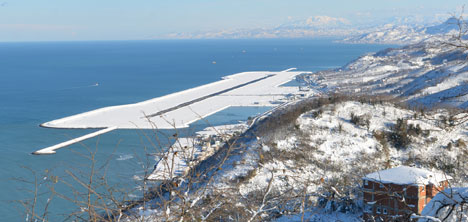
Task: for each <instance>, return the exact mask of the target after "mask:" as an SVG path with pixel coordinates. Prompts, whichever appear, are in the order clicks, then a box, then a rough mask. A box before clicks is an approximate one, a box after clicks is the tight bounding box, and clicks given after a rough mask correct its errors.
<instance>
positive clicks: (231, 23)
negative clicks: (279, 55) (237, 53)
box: [0, 0, 466, 41]
mask: <svg viewBox="0 0 468 222" xmlns="http://www.w3.org/2000/svg"><path fill="white" fill-rule="evenodd" d="M465 3H466V1H462V0H444V1H442V0H325V1H324V0H320V1H314V0H174V1H172V0H164V1H163V0H42V1H41V0H5V1H2V0H0V41H44V40H53V41H55V40H113V39H124V40H125V39H148V38H152V37H155V36H162V35H166V34H169V33H179V32H203V31H215V30H222V29H237V28H258V27H273V26H277V25H280V24H283V23H286V22H288V21H293V20H301V19H306V18H307V17H310V16H318V15H322V16H331V17H340V18H346V19H347V20H349V21H351V22H352V23H363V22H369V23H372V22H373V21H380V20H383V19H386V18H389V17H393V16H410V15H412V16H426V17H433V16H436V15H448V14H449V13H455V12H457V10H460V8H461V6H462V5H463V4H465Z"/></svg>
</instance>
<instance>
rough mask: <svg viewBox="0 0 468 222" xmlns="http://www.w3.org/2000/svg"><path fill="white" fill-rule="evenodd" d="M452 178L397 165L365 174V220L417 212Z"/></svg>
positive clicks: (393, 218)
mask: <svg viewBox="0 0 468 222" xmlns="http://www.w3.org/2000/svg"><path fill="white" fill-rule="evenodd" d="M450 179H452V178H451V177H450V176H447V175H445V174H442V173H435V172H431V171H428V170H424V169H419V168H414V167H408V166H399V167H395V168H391V169H387V170H382V171H378V172H374V173H371V174H368V175H366V176H365V177H363V178H362V180H363V194H364V220H365V221H369V220H370V221H373V220H375V221H407V220H408V216H409V215H411V214H412V213H417V214H420V213H421V211H422V209H423V208H424V207H425V206H426V204H427V203H429V201H431V199H432V198H433V197H434V196H435V195H436V194H437V193H438V192H439V191H441V190H444V189H445V188H447V187H448V185H449V183H448V180H450Z"/></svg>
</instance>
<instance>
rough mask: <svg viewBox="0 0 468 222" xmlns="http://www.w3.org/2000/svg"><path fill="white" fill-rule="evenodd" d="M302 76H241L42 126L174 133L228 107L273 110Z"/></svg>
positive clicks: (294, 91)
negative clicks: (153, 130) (114, 128)
mask: <svg viewBox="0 0 468 222" xmlns="http://www.w3.org/2000/svg"><path fill="white" fill-rule="evenodd" d="M300 73H304V72H297V71H291V70H285V71H281V72H266V71H265V72H243V73H238V74H234V75H230V76H226V77H224V78H223V79H222V80H220V81H217V82H213V83H210V84H206V85H202V86H199V87H196V88H192V89H188V90H184V91H181V92H177V93H173V94H169V95H166V96H162V97H158V98H154V99H150V100H147V101H143V102H139V103H135V104H128V105H120V106H110V107H105V108H101V109H97V110H93V111H89V112H85V113H81V114H77V115H73V116H70V117H65V118H62V119H58V120H54V121H50V122H47V123H44V124H42V125H41V126H43V127H50V128H108V127H117V128H119V129H135V128H139V129H153V128H158V129H173V128H184V127H188V125H189V124H190V123H192V122H194V121H197V120H199V119H201V118H203V117H206V116H209V115H211V114H213V113H216V112H218V111H220V110H223V109H226V108H228V107H230V106H275V104H276V103H277V101H278V100H282V99H286V97H287V96H290V95H294V94H298V93H299V91H298V88H297V87H279V85H281V84H283V83H286V82H288V81H290V80H292V79H293V78H294V77H295V76H296V75H298V74H300Z"/></svg>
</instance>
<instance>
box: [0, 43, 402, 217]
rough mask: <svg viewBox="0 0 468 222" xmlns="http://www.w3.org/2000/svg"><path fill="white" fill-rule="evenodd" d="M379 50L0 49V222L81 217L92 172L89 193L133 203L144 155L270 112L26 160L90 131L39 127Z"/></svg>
mask: <svg viewBox="0 0 468 222" xmlns="http://www.w3.org/2000/svg"><path fill="white" fill-rule="evenodd" d="M388 47H395V46H393V45H372V44H342V43H335V42H334V40H333V39H312V40H311V39H281V40H278V39H261V40H148V41H83V42H12V43H0V176H1V180H0V215H1V216H0V218H1V219H0V220H1V221H24V220H27V219H31V215H32V211H31V210H32V209H33V208H32V206H34V213H35V214H38V215H40V216H41V217H42V216H44V217H45V218H46V219H47V220H51V221H62V220H67V215H69V214H70V213H72V212H76V211H80V210H83V209H80V208H79V207H77V205H76V204H74V203H73V202H74V201H73V200H80V198H84V197H83V196H80V194H81V193H80V192H83V191H84V189H83V187H82V186H81V185H80V182H85V183H86V182H89V172H91V171H92V169H93V170H94V171H95V172H96V175H99V178H97V176H95V177H96V178H95V180H94V181H93V183H95V184H96V187H98V188H97V189H100V190H102V191H104V192H105V190H106V188H105V187H106V186H104V183H102V181H103V180H101V179H100V178H106V185H107V187H112V188H114V189H115V190H116V191H122V192H120V193H124V194H125V195H126V197H127V198H128V199H131V198H138V196H140V195H141V192H142V191H141V190H142V189H141V184H142V178H143V177H144V175H145V173H147V172H148V169H152V166H153V165H154V163H155V157H154V156H153V154H155V153H158V152H161V150H164V148H165V147H167V144H168V143H170V142H171V137H172V136H174V135H175V134H177V135H178V136H186V135H190V134H192V133H194V132H196V131H197V130H201V129H203V128H204V127H207V126H211V125H223V124H233V123H238V122H239V121H245V120H246V119H247V118H249V117H253V116H256V115H258V114H261V113H263V112H265V111H267V110H268V109H270V108H271V107H257V108H255V107H249V108H246V107H231V108H228V109H226V110H223V111H220V112H218V113H216V114H213V115H212V116H209V117H207V119H206V120H204V121H198V122H195V123H193V124H192V125H191V127H190V128H188V129H174V130H167V131H158V132H156V131H154V130H116V131H112V132H110V133H108V134H105V135H102V136H99V137H97V138H93V139H90V140H87V141H84V142H82V143H79V144H74V145H71V146H69V147H67V148H63V149H60V150H58V152H57V154H55V155H42V156H36V155H31V152H33V151H35V150H37V149H40V148H44V147H47V146H51V145H55V144H57V143H60V142H63V141H66V140H68V139H71V138H75V137H78V136H81V135H84V134H87V133H90V132H93V131H96V130H92V129H48V128H42V127H40V126H39V125H40V124H41V123H44V122H47V121H51V120H54V119H58V118H62V117H66V116H70V115H73V114H78V113H82V112H86V111H90V110H94V109H97V108H101V107H106V106H113V105H122V104H129V103H135V102H140V101H144V100H147V99H151V98H155V97H159V96H163V95H166V94H169V93H174V92H177V91H181V90H185V89H188V88H192V87H196V86H199V85H202V84H207V83H210V82H214V81H217V80H220V78H221V77H223V76H226V75H230V74H234V73H238V72H244V71H261V70H263V71H279V70H285V69H288V68H292V67H295V68H297V69H298V70H302V71H319V70H325V69H334V68H338V67H341V66H343V65H345V64H347V63H348V62H350V61H352V60H354V59H356V58H358V57H359V56H362V55H364V54H366V53H370V52H376V51H379V50H382V49H385V48H388ZM107 190H108V189H107ZM59 193H60V194H63V196H61V195H59ZM116 193H118V192H116ZM122 195H123V194H122ZM35 197H37V198H35ZM120 197H122V196H120ZM34 199H36V201H34ZM34 202H35V204H34Z"/></svg>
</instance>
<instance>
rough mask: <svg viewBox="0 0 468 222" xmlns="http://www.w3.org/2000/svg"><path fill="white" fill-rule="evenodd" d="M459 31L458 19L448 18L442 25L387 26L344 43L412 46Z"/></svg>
mask: <svg viewBox="0 0 468 222" xmlns="http://www.w3.org/2000/svg"><path fill="white" fill-rule="evenodd" d="M458 30H459V25H458V19H457V18H454V17H452V18H449V19H448V20H447V21H445V22H444V23H442V24H437V25H431V26H423V25H414V24H413V25H412V24H406V23H403V24H402V25H395V24H387V25H384V26H381V27H377V28H375V30H372V31H370V32H367V33H364V34H360V35H355V36H351V37H348V38H345V39H344V40H343V41H341V42H344V43H372V44H412V43H418V42H421V41H423V40H426V39H429V38H431V37H433V36H434V35H435V36H442V35H450V34H453V33H454V32H457V31H458Z"/></svg>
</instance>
